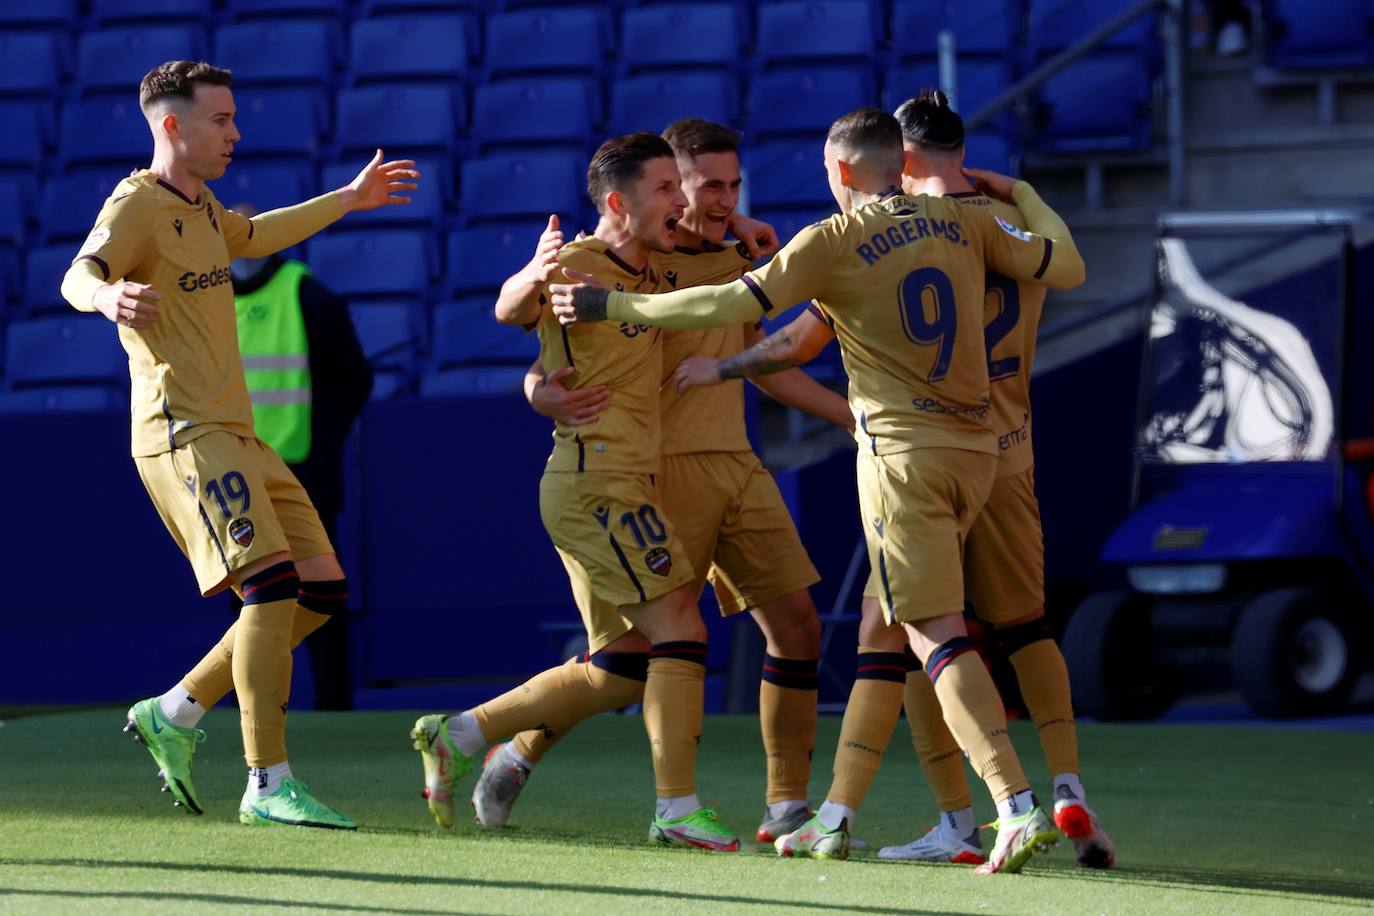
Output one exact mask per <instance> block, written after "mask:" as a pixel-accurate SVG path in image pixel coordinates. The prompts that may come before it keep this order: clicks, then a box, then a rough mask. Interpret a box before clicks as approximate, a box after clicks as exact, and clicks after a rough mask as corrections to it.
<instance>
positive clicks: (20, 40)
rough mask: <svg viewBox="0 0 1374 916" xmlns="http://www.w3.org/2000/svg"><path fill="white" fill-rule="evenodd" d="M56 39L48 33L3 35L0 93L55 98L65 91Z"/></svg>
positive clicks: (0, 45) (0, 33)
mask: <svg viewBox="0 0 1374 916" xmlns="http://www.w3.org/2000/svg"><path fill="white" fill-rule="evenodd" d="M62 83H63V80H62V56H61V51H60V48H59V45H58V40H57V36H55V35H52V34H49V33H47V32H0V94H3V95H35V96H42V97H44V98H53V97H55V96H56V95H57V94H58V93H59V92H60V91H61V89H62Z"/></svg>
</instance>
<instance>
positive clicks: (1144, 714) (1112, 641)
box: [1063, 591, 1179, 721]
mask: <svg viewBox="0 0 1374 916" xmlns="http://www.w3.org/2000/svg"><path fill="white" fill-rule="evenodd" d="M1154 645H1155V639H1154V636H1153V634H1152V632H1151V629H1150V599H1149V597H1147V596H1145V595H1138V594H1136V593H1134V592H1124V591H1122V592H1100V593H1098V594H1096V595H1092V596H1090V597H1089V598H1088V599H1087V600H1086V601H1084V602H1083V603H1082V604H1080V605H1079V606H1078V610H1076V611H1074V613H1073V616H1072V617H1071V618H1070V619H1069V625H1068V627H1066V628H1065V630H1064V641H1063V649H1064V661H1065V663H1066V664H1067V665H1068V668H1069V681H1070V683H1071V684H1072V685H1073V704H1074V707H1075V708H1076V709H1077V710H1078V711H1079V713H1080V714H1082V715H1086V716H1092V717H1094V718H1096V719H1101V720H1103V721H1111V720H1130V719H1154V718H1157V717H1159V716H1160V715H1161V714H1162V713H1164V711H1165V710H1167V709H1168V708H1169V707H1170V706H1172V705H1173V702H1174V700H1175V699H1176V698H1177V697H1178V691H1179V683H1178V673H1177V672H1176V671H1174V670H1173V669H1171V668H1169V667H1166V666H1164V665H1162V664H1160V662H1159V660H1158V658H1157V653H1156V652H1154V651H1153V647H1154Z"/></svg>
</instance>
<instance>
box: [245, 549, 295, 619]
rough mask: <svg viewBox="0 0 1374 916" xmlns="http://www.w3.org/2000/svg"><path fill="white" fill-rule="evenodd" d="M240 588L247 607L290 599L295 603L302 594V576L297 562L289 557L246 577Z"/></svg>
mask: <svg viewBox="0 0 1374 916" xmlns="http://www.w3.org/2000/svg"><path fill="white" fill-rule="evenodd" d="M240 588H242V590H243V606H244V607H245V608H249V607H252V606H254V605H259V604H270V603H271V602H274V601H287V600H289V601H291V602H292V603H293V604H294V603H295V602H296V601H297V600H298V599H299V596H300V590H301V578H300V575H299V574H297V572H296V564H295V563H292V562H291V561H290V560H289V559H288V560H284V561H282V562H279V563H275V564H273V565H271V566H268V567H267V568H266V569H262V570H259V571H257V572H254V573H253V574H252V575H249V576H246V577H244V579H243V581H242V582H241V583H240Z"/></svg>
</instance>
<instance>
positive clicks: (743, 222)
mask: <svg viewBox="0 0 1374 916" xmlns="http://www.w3.org/2000/svg"><path fill="white" fill-rule="evenodd" d="M728 228H729V230H730V232H731V234H732V235H734V237H735V238H737V239H739V240H740V241H741V242H743V243H744V247H745V248H746V249H748V250H749V257H751V258H753V259H754V260H758V259H759V258H766V257H770V256H771V255H774V254H777V253H778V249H779V248H781V247H782V243H781V242H779V241H778V231H777V230H776V229H774V228H773V227H772V226H771V225H769V224H768V223H764V222H760V221H759V220H756V219H751V218H750V217H748V216H745V215H743V214H742V213H732V214H730V222H729V224H728Z"/></svg>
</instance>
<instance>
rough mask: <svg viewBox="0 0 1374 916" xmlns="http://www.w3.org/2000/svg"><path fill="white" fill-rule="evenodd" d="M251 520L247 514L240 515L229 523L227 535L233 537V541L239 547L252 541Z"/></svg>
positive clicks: (245, 545)
mask: <svg viewBox="0 0 1374 916" xmlns="http://www.w3.org/2000/svg"><path fill="white" fill-rule="evenodd" d="M253 534H254V532H253V520H252V519H250V518H249V517H248V516H246V515H244V516H240V517H239V518H236V519H234V520H233V521H232V522H230V523H229V536H230V537H231V538H233V539H234V543H235V544H238V545H239V546H240V547H247V546H249V545H250V544H252V543H253Z"/></svg>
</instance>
